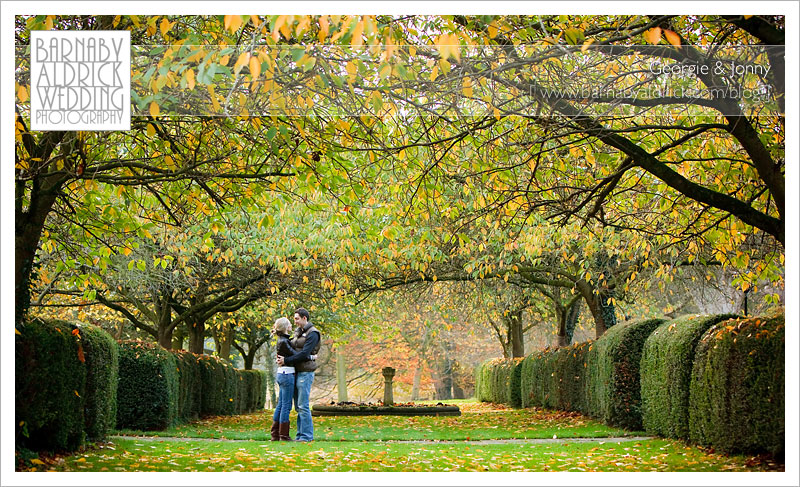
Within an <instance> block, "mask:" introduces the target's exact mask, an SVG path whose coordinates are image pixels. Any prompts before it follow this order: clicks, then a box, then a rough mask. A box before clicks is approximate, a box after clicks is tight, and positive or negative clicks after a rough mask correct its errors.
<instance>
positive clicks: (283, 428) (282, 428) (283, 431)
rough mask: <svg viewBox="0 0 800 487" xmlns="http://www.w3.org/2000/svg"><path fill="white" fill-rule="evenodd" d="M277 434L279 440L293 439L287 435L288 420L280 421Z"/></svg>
mask: <svg viewBox="0 0 800 487" xmlns="http://www.w3.org/2000/svg"><path fill="white" fill-rule="evenodd" d="M278 435H279V437H280V440H281V441H294V440H293V439H292V437H291V436H289V421H287V422H285V423H280V425H279V426H278Z"/></svg>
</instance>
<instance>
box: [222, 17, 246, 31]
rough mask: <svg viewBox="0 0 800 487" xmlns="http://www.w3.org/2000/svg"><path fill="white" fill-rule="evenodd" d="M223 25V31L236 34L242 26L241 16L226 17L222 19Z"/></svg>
mask: <svg viewBox="0 0 800 487" xmlns="http://www.w3.org/2000/svg"><path fill="white" fill-rule="evenodd" d="M223 25H224V27H225V30H229V31H231V32H236V31H237V30H239V27H241V26H242V16H241V15H226V16H225V17H224V18H223Z"/></svg>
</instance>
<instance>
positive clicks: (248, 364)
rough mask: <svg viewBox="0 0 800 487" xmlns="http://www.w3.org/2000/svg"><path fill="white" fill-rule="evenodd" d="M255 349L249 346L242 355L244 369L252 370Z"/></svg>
mask: <svg viewBox="0 0 800 487" xmlns="http://www.w3.org/2000/svg"><path fill="white" fill-rule="evenodd" d="M256 351H257V350H256V349H255V348H251V349H250V350H248V351H247V353H246V354H244V355H242V359H243V360H244V370H253V362H255V360H256Z"/></svg>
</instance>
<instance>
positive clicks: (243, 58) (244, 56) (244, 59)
mask: <svg viewBox="0 0 800 487" xmlns="http://www.w3.org/2000/svg"><path fill="white" fill-rule="evenodd" d="M249 62H250V53H249V52H243V53H241V54H240V55H239V58H238V59H237V60H236V64H234V65H233V72H234V74H239V71H241V70H242V67H243V66H244V65H245V64H247V63H249Z"/></svg>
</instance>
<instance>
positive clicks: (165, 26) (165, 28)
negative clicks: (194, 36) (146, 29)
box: [159, 17, 172, 36]
mask: <svg viewBox="0 0 800 487" xmlns="http://www.w3.org/2000/svg"><path fill="white" fill-rule="evenodd" d="M171 28H172V22H170V21H169V20H167V19H166V17H165V18H164V19H162V20H161V24H159V29H160V30H161V35H162V36H163V35H166V34H167V32H169V30H170V29H171Z"/></svg>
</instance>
